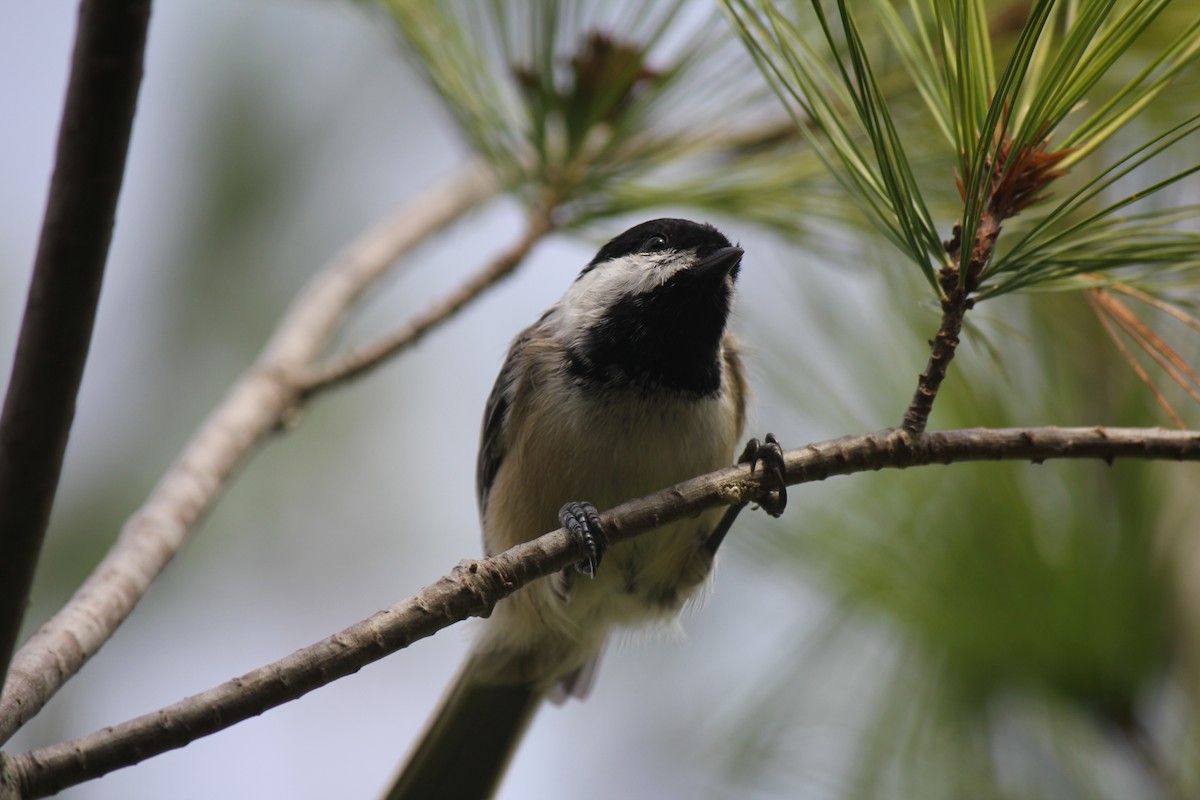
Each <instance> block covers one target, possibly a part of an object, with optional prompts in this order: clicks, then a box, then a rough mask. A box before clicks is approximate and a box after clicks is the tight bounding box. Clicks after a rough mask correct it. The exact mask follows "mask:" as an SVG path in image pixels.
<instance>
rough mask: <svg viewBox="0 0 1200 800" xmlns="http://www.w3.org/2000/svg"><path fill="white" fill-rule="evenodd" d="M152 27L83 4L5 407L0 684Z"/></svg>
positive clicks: (100, 272) (141, 2) (96, 294)
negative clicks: (147, 38)
mask: <svg viewBox="0 0 1200 800" xmlns="http://www.w3.org/2000/svg"><path fill="white" fill-rule="evenodd" d="M149 24H150V0H123V1H122V0H84V2H83V3H82V4H81V5H80V8H79V28H78V31H77V33H76V36H75V50H74V54H73V55H72V57H71V75H70V79H69V81H68V84H67V96H66V101H65V103H64V106H63V115H62V121H61V123H60V125H59V131H58V149H57V151H56V153H55V157H54V175H53V177H52V178H51V180H50V193H49V198H48V200H47V202H46V216H45V219H44V220H43V222H42V233H41V239H40V241H39V242H38V250H37V256H36V258H35V260H34V264H33V278H32V281H31V282H30V286H29V296H28V299H27V301H26V305H25V317H24V319H23V320H22V322H21V332H20V334H19V336H18V339H17V350H16V355H15V358H14V359H13V368H12V377H11V379H10V381H9V384H8V392H7V394H6V396H5V399H4V411H3V413H2V415H0V535H2V536H3V541H2V543H0V551H2V555H0V684H3V683H4V677H3V676H4V673H5V671H6V669H7V668H8V665H9V661H10V660H11V658H12V653H13V649H14V648H15V647H16V642H17V636H18V634H19V633H20V630H21V623H22V621H23V619H24V616H25V608H26V606H27V605H28V603H29V589H30V587H31V586H32V584H33V573H34V570H35V568H36V567H37V560H38V555H39V554H40V553H41V549H42V539H43V538H44V535H45V531H46V525H47V523H48V522H49V520H50V509H51V507H52V506H53V504H54V495H55V492H56V491H57V489H58V478H59V474H60V472H61V470H62V462H63V453H64V452H65V451H66V447H67V438H68V437H69V435H70V432H71V422H72V420H73V419H74V418H75V397H76V395H77V394H78V392H79V384H80V381H81V380H82V378H83V367H84V364H85V362H86V361H87V354H88V347H89V345H90V344H91V340H92V326H93V323H94V321H95V318H96V305H97V303H98V302H99V299H100V286H101V283H102V282H103V278H104V265H105V262H106V261H107V260H108V246H109V243H110V242H111V241H112V229H113V222H114V220H115V218H116V210H117V198H118V197H119V196H120V193H121V182H122V179H123V177H124V174H125V158H126V154H127V153H128V151H129V135H130V132H131V131H132V130H133V117H134V113H135V111H136V110H137V98H138V89H139V87H140V86H141V82H142V61H143V57H144V53H145V49H146V31H147V28H148V27H149ZM10 113H11V112H10Z"/></svg>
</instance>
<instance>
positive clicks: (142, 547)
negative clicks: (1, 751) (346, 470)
mask: <svg viewBox="0 0 1200 800" xmlns="http://www.w3.org/2000/svg"><path fill="white" fill-rule="evenodd" d="M496 191H497V187H496V185H495V182H494V181H493V180H492V178H490V177H489V176H488V175H487V174H485V173H484V172H483V171H482V170H481V169H480V168H479V167H477V166H473V167H471V168H469V169H468V170H466V171H464V172H463V173H462V174H460V175H458V176H456V177H455V178H454V179H452V180H450V181H449V182H447V183H446V184H444V185H442V186H440V187H437V188H435V189H434V190H433V191H432V192H430V193H428V194H426V195H424V196H422V197H421V198H420V199H419V200H418V201H417V202H416V203H414V204H413V205H412V206H411V207H408V208H405V209H403V210H402V211H401V212H400V213H398V214H397V215H396V216H395V217H394V218H392V219H390V220H388V221H386V222H384V223H383V224H381V225H380V226H379V227H377V228H375V229H374V230H371V231H369V232H367V233H366V234H365V235H364V236H363V237H362V238H361V239H359V240H358V241H357V242H355V243H354V244H352V245H351V246H350V247H349V248H348V249H347V250H346V251H345V252H343V253H342V254H341V255H339V256H338V257H337V258H336V259H334V261H333V262H332V263H331V264H330V265H329V266H328V267H326V268H325V269H324V270H323V271H321V272H320V273H319V274H318V275H317V276H316V277H315V278H314V279H313V280H312V281H311V282H310V283H309V285H308V286H307V287H306V288H305V289H304V291H303V292H302V293H301V294H300V296H299V297H298V298H297V299H296V301H295V302H294V303H293V304H292V307H291V309H290V311H289V312H288V314H287V315H286V316H285V317H284V319H283V321H282V322H281V323H280V324H279V326H278V327H277V328H276V331H275V334H274V336H273V337H272V339H271V341H270V342H269V343H268V344H267V346H266V348H265V350H264V351H263V354H262V356H261V357H260V358H259V361H258V363H257V364H255V365H254V366H253V367H251V368H250V369H249V370H248V371H247V372H246V373H245V374H244V375H243V376H242V377H241V378H240V379H239V380H238V382H237V383H236V384H235V385H234V386H233V387H232V388H231V389H230V391H229V393H228V394H227V395H226V396H225V399H224V400H222V401H221V403H220V405H218V406H217V408H216V409H215V410H214V411H213V412H212V413H211V414H210V415H209V417H208V419H206V420H205V421H204V422H203V424H201V426H200V428H199V429H198V430H197V431H196V433H195V434H194V435H193V436H192V439H191V441H189V442H188V443H187V445H186V446H185V447H184V449H183V452H182V453H181V454H180V456H179V458H178V460H177V461H176V462H175V463H174V464H173V465H172V466H171V467H170V469H169V470H168V471H167V472H166V474H165V475H163V477H162V479H161V480H160V481H159V483H158V485H157V486H155V488H154V490H153V491H152V492H151V493H150V496H149V497H148V498H147V500H146V502H145V504H144V505H143V506H142V507H141V508H140V509H138V511H137V512H136V513H134V515H133V516H132V517H131V518H130V519H129V520H128V521H127V522H126V523H125V525H124V527H123V528H122V529H121V534H120V536H119V537H118V539H117V541H116V543H115V544H114V545H113V547H112V549H110V550H109V552H108V554H107V555H105V557H104V559H103V560H102V561H101V562H100V564H99V565H98V566H97V567H96V569H95V570H94V571H93V572H92V574H91V576H89V577H88V579H87V580H86V581H85V582H84V583H83V585H82V586H81V587H80V588H79V590H78V591H76V592H75V594H74V596H73V597H72V598H71V600H70V601H69V602H68V603H67V605H66V606H64V607H63V608H62V609H61V610H60V611H59V612H58V613H57V614H55V615H54V616H53V617H52V618H51V619H50V620H49V621H48V622H47V623H46V624H45V625H43V626H42V628H41V629H40V630H39V631H38V632H37V633H36V634H34V635H33V637H31V638H30V640H29V641H28V642H26V643H25V646H24V647H22V648H21V650H20V651H19V652H18V653H17V655H16V656H15V657H14V659H13V663H12V669H11V671H10V673H9V680H8V683H7V685H5V687H4V693H3V695H0V742H3V741H5V740H7V739H8V737H9V736H11V735H12V734H13V732H15V731H16V730H17V729H18V728H20V727H21V726H22V725H23V724H24V723H25V722H26V721H28V720H29V719H30V718H31V717H33V715H34V714H36V713H37V712H38V711H39V710H40V709H41V707H42V706H43V705H45V703H46V701H47V700H49V699H50V697H52V696H53V695H54V693H55V692H56V691H58V689H59V688H60V687H61V686H62V685H63V684H64V683H65V682H66V681H67V680H68V679H69V678H70V677H71V676H72V675H74V674H75V673H76V672H78V671H79V669H80V668H81V667H82V666H83V664H84V662H86V661H87V659H88V658H90V657H91V655H92V654H93V653H95V652H96V651H97V650H98V649H99V648H100V647H101V645H103V644H104V643H105V642H106V641H107V640H108V638H109V637H110V636H111V635H112V634H113V632H114V631H115V630H116V629H117V626H119V625H120V624H121V622H123V621H124V620H125V618H126V617H127V616H128V615H129V613H130V612H131V611H132V610H133V608H134V606H135V605H136V604H137V603H138V601H139V600H140V599H141V597H142V595H143V594H145V592H146V590H147V589H148V588H149V586H150V584H151V582H153V581H154V579H155V578H156V577H157V576H158V574H159V573H160V572H161V571H162V569H163V568H164V567H165V566H166V565H167V563H168V562H169V561H170V560H171V558H172V557H174V555H175V553H176V552H178V551H179V548H180V547H181V546H182V545H183V543H184V541H185V540H186V539H187V537H188V535H189V534H190V533H191V531H192V530H193V529H194V527H195V525H196V523H197V522H198V521H199V520H200V518H201V517H203V516H204V514H205V513H206V512H207V511H208V510H209V508H211V506H212V504H213V502H214V501H215V500H216V498H217V496H218V494H219V493H220V491H221V489H222V488H223V487H224V485H225V483H226V481H227V480H228V478H229V476H230V474H231V473H232V472H233V470H234V469H235V468H236V467H237V466H238V465H240V464H241V463H242V462H243V461H245V459H246V458H247V457H248V456H249V454H250V451H251V450H252V449H253V448H254V447H255V445H257V444H258V443H259V442H261V441H262V440H263V438H264V437H265V436H266V435H267V434H268V433H270V432H271V431H273V430H275V429H276V428H278V427H279V426H280V425H281V423H283V422H284V421H285V420H286V419H287V418H288V417H289V416H290V415H291V414H293V413H294V411H295V409H296V406H297V404H298V403H300V402H301V400H302V397H301V395H300V393H299V391H298V388H297V383H296V381H295V379H294V377H293V376H294V375H296V374H298V373H299V372H300V371H301V370H303V369H306V368H307V367H308V366H309V365H310V364H311V363H312V361H313V360H314V359H315V358H316V357H317V356H318V355H319V354H320V352H321V350H322V349H323V348H324V347H325V345H326V342H327V341H328V339H329V338H330V337H331V336H332V335H333V333H334V331H335V330H336V329H337V327H338V325H339V323H340V322H341V320H342V319H343V317H344V316H345V314H346V312H347V311H348V310H349V308H350V306H351V304H352V303H353V302H354V301H355V300H356V299H357V298H358V297H359V296H360V295H361V294H362V293H363V292H364V291H365V290H366V289H367V287H369V286H370V285H371V284H372V283H373V282H375V281H376V280H378V279H379V278H380V277H381V276H382V275H383V274H384V273H385V272H386V271H387V270H388V269H389V267H390V266H391V265H392V264H393V263H394V262H395V261H396V259H397V258H399V257H400V256H401V255H403V254H404V253H405V252H407V251H408V250H410V249H411V248H412V247H414V246H415V245H417V244H418V243H419V242H421V241H423V240H424V239H425V238H426V237H428V236H429V235H430V234H432V233H435V232H436V231H438V230H441V229H442V228H444V227H445V226H447V225H449V224H450V223H451V222H453V221H454V220H455V219H457V218H459V217H460V216H462V214H464V213H465V212H466V211H468V210H469V209H471V208H473V207H475V206H477V205H478V204H479V203H481V202H483V201H484V200H485V199H487V198H488V197H491V196H492V195H493V194H494V193H495V192H496Z"/></svg>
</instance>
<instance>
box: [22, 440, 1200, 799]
mask: <svg viewBox="0 0 1200 800" xmlns="http://www.w3.org/2000/svg"><path fill="white" fill-rule="evenodd" d="M1063 458H1069V459H1101V460H1103V461H1106V462H1108V463H1110V464H1111V463H1112V462H1113V461H1114V460H1115V459H1117V458H1127V459H1155V460H1173V461H1200V431H1170V430H1163V429H1160V428H1149V429H1139V428H1100V427H1096V428H1014V429H1003V430H988V429H982V428H976V429H971V430H958V431H941V432H936V433H927V434H923V435H920V436H911V435H909V434H908V433H906V432H904V431H903V430H899V429H894V430H886V431H879V432H877V433H871V434H867V435H865V436H854V437H849V436H848V437H843V438H841V439H833V440H830V441H826V442H820V443H817V444H811V445H808V446H807V447H804V448H801V449H798V450H791V451H788V452H787V453H786V454H785V461H786V465H787V482H788V484H790V485H795V484H799V483H808V482H812V481H819V480H824V479H826V478H829V477H832V476H835V475H850V474H854V473H858V472H869V471H875V470H879V469H882V468H906V467H916V466H924V465H929V464H952V463H957V462H966V461H998V460H1013V461H1032V462H1033V463H1035V464H1040V463H1042V462H1043V461H1047V460H1050V459H1063ZM760 476H761V473H760V474H759V475H755V474H754V473H753V472H752V471H751V469H750V468H749V467H747V466H734V467H727V468H725V469H722V470H718V471H717V472H712V473H709V474H707V475H702V476H700V477H697V478H693V479H692V480H689V481H685V482H684V483H681V484H678V485H676V486H673V487H671V488H669V489H665V490H663V491H661V492H657V493H655V494H653V495H649V496H647V497H643V498H640V499H637V500H631V501H629V502H628V503H623V504H622V505H620V506H617V507H616V508H614V509H612V510H610V511H608V512H606V513H605V514H604V515H603V517H602V519H603V521H604V525H605V528H606V530H607V532H608V537H609V540H610V543H613V544H615V543H617V542H621V541H625V540H627V539H631V538H633V537H635V536H639V535H641V534H644V533H646V532H647V531H649V530H651V529H652V528H654V527H655V526H657V525H663V524H666V523H669V522H672V521H674V520H677V519H682V518H684V517H692V516H695V515H696V514H698V513H699V512H701V511H703V510H705V509H708V508H714V507H717V506H720V505H722V504H736V503H741V502H744V501H746V500H752V499H754V498H755V497H757V496H759V494H760V493H761V492H762V491H763V489H764V487H763V486H762V485H761V484H760V482H759V477H760ZM581 555H582V554H581V553H580V552H579V550H578V549H577V545H576V544H575V542H574V540H573V539H571V538H570V537H569V536H568V535H567V533H566V532H565V531H563V530H557V531H553V532H551V533H547V534H545V535H544V536H541V537H539V538H537V539H534V540H533V541H531V542H526V543H524V544H520V545H518V546H516V547H514V548H512V549H510V550H507V551H505V552H503V553H500V554H498V555H495V556H492V557H490V558H483V559H479V560H472V561H464V562H462V563H460V564H459V565H458V566H457V567H455V568H454V570H453V571H452V572H451V573H450V574H449V575H447V576H446V577H444V578H442V579H441V580H439V581H438V582H437V583H434V584H432V585H430V586H427V587H426V588H424V589H422V590H421V591H420V592H418V593H417V594H415V595H413V596H412V597H410V598H408V599H407V600H404V601H403V602H401V603H398V604H397V605H395V606H392V607H391V608H389V609H387V610H385V611H381V612H379V613H378V614H375V615H374V616H372V617H370V618H368V619H366V620H363V621H362V622H359V623H357V624H355V625H352V626H350V627H349V628H346V629H345V630H343V631H341V632H339V633H337V634H334V635H333V636H330V637H329V638H327V639H325V640H323V641H320V642H318V643H316V644H314V645H311V646H309V647H306V648H304V649H302V650H298V651H296V652H295V653H293V654H292V655H290V656H287V657H286V658H284V659H281V660H280V661H277V662H275V663H273V664H268V665H267V666H265V667H260V668H259V669H256V670H253V671H252V672H249V673H247V674H245V675H243V676H241V677H240V678H235V679H233V680H231V681H229V682H227V683H224V684H222V685H220V686H217V687H215V688H213V689H209V690H208V691H205V692H201V693H200V694H197V695H193V696H192V697H188V698H186V699H184V700H181V701H179V702H178V703H175V704H174V705H171V706H167V707H166V708H162V709H159V710H158V711H155V712H152V713H150V714H146V715H144V716H141V717H138V718H136V719H133V720H130V721H128V722H124V723H121V724H119V725H115V726H112V727H108V728H104V729H103V730H100V731H97V732H95V733H92V734H88V735H87V736H83V737H81V738H79V739H75V740H73V741H69V742H63V743H61V744H56V745H52V746H50V747H45V748H41V749H39V750H33V751H31V752H28V753H24V754H22V755H19V756H14V757H9V759H8V763H7V764H4V763H0V798H3V797H5V794H4V793H5V790H8V791H9V792H10V793H11V792H16V793H17V796H19V797H21V798H25V799H26V800H28V799H29V798H35V797H44V796H46V795H48V794H52V793H54V792H57V791H60V790H61V789H64V788H66V787H68V786H74V785H76V784H79V783H82V782H83V781H86V780H89V779H92V778H96V777H99V776H101V775H105V774H107V773H109V772H111V771H113V770H116V769H120V768H121V767H125V766H130V765H132V764H135V763H137V762H139V761H142V760H144V759H146V758H150V757H151V756H154V755H157V754H159V753H163V752H166V751H168V750H172V749H175V748H178V747H183V746H184V745H186V744H188V743H189V742H192V741H195V740H196V739H199V738H201V737H203V736H207V735H209V734H211V733H215V732H217V731H219V730H222V729H224V728H227V727H230V726H232V725H234V724H236V723H238V722H240V721H242V720H245V719H248V718H249V717H252V716H256V715H258V714H261V713H263V712H264V711H266V710H267V709H270V708H274V707H276V706H279V705H282V704H283V703H286V702H288V701H289V700H294V699H295V698H297V697H300V696H302V695H304V694H307V693H308V692H310V691H312V690H313V689H316V688H318V687H320V686H323V685H325V684H326V683H330V682H332V681H334V680H337V679H338V678H341V677H344V676H346V675H350V674H353V673H354V672H357V671H358V670H359V669H361V668H362V667H364V666H366V665H367V664H369V663H371V662H373V661H376V660H378V659H380V658H383V657H384V656H386V655H389V654H390V653H393V652H396V651H397V650H401V649H403V648H405V647H407V646H408V645H410V644H412V643H413V642H415V641H418V640H420V639H423V638H425V637H428V636H432V635H433V634H434V633H437V632H438V631H439V630H441V629H443V628H447V627H449V626H450V625H453V624H454V623H456V622H459V621H461V620H463V619H466V618H467V617H471V616H487V615H488V614H489V613H490V612H491V610H492V609H493V607H494V606H495V605H496V603H497V602H499V601H500V600H501V599H503V598H504V597H507V596H508V595H510V594H512V593H513V592H515V591H516V590H517V589H519V588H521V587H522V586H524V585H526V584H527V583H529V582H530V581H533V580H535V579H537V578H539V577H544V576H546V575H550V574H552V573H554V572H556V571H558V570H561V569H563V568H564V567H566V566H568V565H570V564H572V563H574V562H576V561H578V560H579V559H580V557H581ZM5 781H8V782H9V783H8V784H7V785H6V784H5V783H4V782H5Z"/></svg>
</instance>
